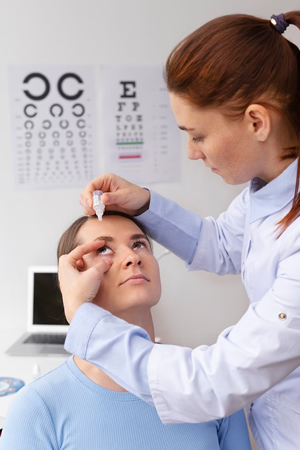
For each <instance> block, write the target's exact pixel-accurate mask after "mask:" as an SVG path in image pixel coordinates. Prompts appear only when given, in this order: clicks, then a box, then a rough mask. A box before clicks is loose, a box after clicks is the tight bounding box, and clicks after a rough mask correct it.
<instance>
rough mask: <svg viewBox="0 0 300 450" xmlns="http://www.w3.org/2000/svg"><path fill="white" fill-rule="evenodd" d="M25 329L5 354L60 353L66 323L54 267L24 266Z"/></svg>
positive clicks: (42, 354)
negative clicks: (25, 295) (25, 271)
mask: <svg viewBox="0 0 300 450" xmlns="http://www.w3.org/2000/svg"><path fill="white" fill-rule="evenodd" d="M26 328H27V331H26V333H25V334H24V335H23V336H21V337H20V339H18V341H17V342H15V344H13V345H12V346H11V347H10V348H9V349H8V350H7V351H6V353H7V354H9V355H19V356H36V355H40V356H47V355H51V356H52V355H64V356H67V355H69V353H67V352H66V351H65V349H64V342H65V339H66V335H67V332H68V328H69V324H68V322H67V320H66V317H65V314H64V307H63V302H62V296H61V293H60V290H59V287H58V276H57V266H35V267H29V268H28V297H27V327H26Z"/></svg>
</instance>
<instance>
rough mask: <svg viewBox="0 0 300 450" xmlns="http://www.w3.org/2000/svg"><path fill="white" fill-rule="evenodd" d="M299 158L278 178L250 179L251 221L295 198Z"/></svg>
mask: <svg viewBox="0 0 300 450" xmlns="http://www.w3.org/2000/svg"><path fill="white" fill-rule="evenodd" d="M297 164H298V159H296V160H295V161H293V162H292V163H291V164H290V165H289V166H288V167H287V168H286V169H285V170H284V171H283V172H282V173H281V174H280V175H279V176H278V177H277V178H275V179H274V180H272V181H270V183H266V182H265V181H263V180H261V179H260V178H253V180H251V181H250V186H249V193H250V223H252V222H255V221H256V220H258V219H261V218H262V217H266V216H269V215H271V214H274V213H275V212H277V211H279V210H280V209H282V208H283V207H284V206H286V205H287V204H288V203H289V202H290V201H291V200H293V198H294V194H295V183H296V176H297Z"/></svg>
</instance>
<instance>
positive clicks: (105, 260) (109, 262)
mask: <svg viewBox="0 0 300 450" xmlns="http://www.w3.org/2000/svg"><path fill="white" fill-rule="evenodd" d="M104 262H105V263H106V264H108V265H110V266H111V264H112V262H111V261H108V260H107V259H104Z"/></svg>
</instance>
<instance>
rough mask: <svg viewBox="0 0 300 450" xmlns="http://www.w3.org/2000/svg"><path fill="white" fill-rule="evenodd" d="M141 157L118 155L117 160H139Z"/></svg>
mask: <svg viewBox="0 0 300 450" xmlns="http://www.w3.org/2000/svg"><path fill="white" fill-rule="evenodd" d="M141 157H142V155H120V156H119V159H139V158H141Z"/></svg>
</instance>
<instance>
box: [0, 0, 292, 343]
mask: <svg viewBox="0 0 300 450" xmlns="http://www.w3.org/2000/svg"><path fill="white" fill-rule="evenodd" d="M298 7H299V4H298V2H297V1H291V0H290V1H289V0H285V1H278V0H272V1H271V0H266V1H264V2H261V1H260V0H252V2H243V3H242V2H241V1H240V0H230V1H226V2H224V1H223V0H210V1H209V2H206V1H205V2H204V1H201V0H150V1H149V0H127V1H126V2H125V1H124V0H111V1H104V0H84V1H83V0H51V1H50V0H49V1H46V0H26V1H24V0H0V67H1V71H0V99H1V102H0V174H1V176H0V193H1V201H0V206H1V212H0V215H1V221H0V236H1V247H0V248H1V258H0V328H13V327H14V328H25V322H26V274H27V266H28V265H39V264H55V263H56V257H55V253H56V245H57V242H58V239H59V237H60V235H61V234H62V232H63V231H64V230H65V228H66V227H67V226H68V225H69V224H70V223H71V222H72V221H73V220H74V219H76V218H77V217H78V216H79V215H81V214H82V212H81V208H80V206H79V204H78V197H79V192H80V189H68V190H54V191H37V192H35V191H30V192H17V191H15V189H14V185H13V171H12V170H13V168H12V148H11V139H10V122H9V107H8V89H7V86H8V79H7V67H8V65H9V64H12V63H24V64H27V63H29V64H31V63H50V64H51V63H67V64H68V63H70V64H73V63H84V64H86V63H87V64H94V65H97V64H99V63H104V64H105V63H109V64H118V63H119V64H162V63H163V62H164V61H165V60H166V58H167V56H168V54H169V52H170V51H171V50H172V48H173V47H174V45H175V44H176V43H177V42H178V41H179V40H180V39H182V38H183V37H184V36H186V35H187V34H188V33H190V32H191V31H193V30H194V29H195V28H197V27H199V26H200V25H202V24H203V23H204V22H206V21H208V20H210V19H212V18H214V17H216V16H220V15H223V14H231V13H247V14H253V15H259V16H261V17H264V18H268V17H270V15H271V14H279V13H281V12H286V11H289V10H293V9H297V8H298ZM292 28H293V27H290V29H289V30H288V32H287V33H286V35H287V36H290V38H291V39H292V40H294V42H296V43H298V45H299V44H300V35H299V32H298V31H297V30H296V29H294V30H293V29H292ZM185 145H186V140H185V138H184V137H183V145H182V167H183V176H182V181H181V182H180V183H178V184H177V183H173V184H166V185H165V184H158V185H155V186H153V187H154V188H155V189H156V190H157V191H158V192H160V193H161V194H163V195H166V196H168V197H170V198H172V199H174V200H176V201H178V202H179V203H180V204H181V205H183V206H184V207H187V208H190V209H193V210H194V211H198V212H199V213H201V214H203V215H212V216H214V217H217V215H218V214H219V213H220V212H222V211H223V210H224V209H225V208H227V206H228V205H229V203H230V201H231V200H232V199H233V198H234V197H235V196H236V195H237V194H238V193H239V192H240V191H241V189H242V187H241V186H239V187H232V186H228V185H226V184H225V183H224V182H223V180H222V179H220V178H219V177H218V176H217V175H213V174H211V173H210V172H209V171H208V170H207V169H206V168H205V167H204V166H203V163H201V161H189V160H188V159H187V157H186V153H185ZM100 171H101V165H100V166H99V173H100ZM82 187H83V186H82ZM156 251H157V254H159V253H160V251H161V249H160V248H158V247H157V248H156ZM161 274H162V280H163V286H164V288H163V296H162V299H161V302H160V305H159V306H157V307H156V308H155V309H154V317H155V322H156V334H157V335H160V336H161V337H162V338H163V341H164V342H166V343H176V344H181V345H186V346H196V345H197V344H200V343H208V344H209V343H212V342H214V340H215V339H216V336H217V335H218V333H219V332H220V331H221V330H222V329H224V328H225V327H227V326H229V325H231V324H234V323H235V322H236V321H237V320H238V319H239V317H240V316H241V315H242V314H243V312H244V311H245V310H246V308H247V297H246V294H245V291H244V288H243V286H242V284H241V281H240V279H239V277H233V276H228V277H223V278H221V277H217V276H216V275H212V274H207V273H199V272H193V273H186V272H185V270H184V265H183V263H182V262H181V261H180V260H178V259H177V258H176V257H175V256H173V255H172V256H168V257H166V258H164V259H162V260H161Z"/></svg>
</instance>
